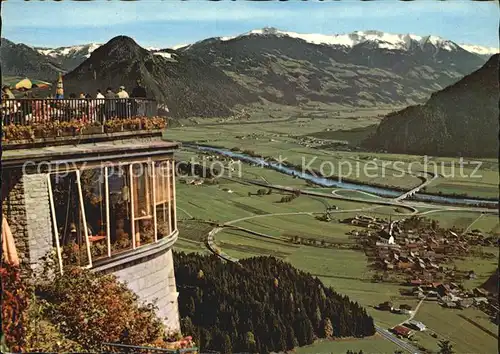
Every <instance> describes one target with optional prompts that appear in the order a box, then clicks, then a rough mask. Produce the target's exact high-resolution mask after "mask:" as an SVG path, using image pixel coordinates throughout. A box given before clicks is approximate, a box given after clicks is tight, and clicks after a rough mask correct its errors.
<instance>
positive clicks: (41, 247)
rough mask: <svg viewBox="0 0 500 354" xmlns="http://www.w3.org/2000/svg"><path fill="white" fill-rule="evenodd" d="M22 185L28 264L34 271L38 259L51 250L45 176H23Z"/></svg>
mask: <svg viewBox="0 0 500 354" xmlns="http://www.w3.org/2000/svg"><path fill="white" fill-rule="evenodd" d="M23 184H24V203H25V207H26V229H27V230H26V231H27V236H28V242H29V262H30V265H31V267H32V268H33V269H35V268H36V266H37V265H38V264H39V263H40V258H42V257H43V256H45V255H47V253H49V252H50V251H51V250H52V249H53V246H52V245H53V243H52V238H53V237H52V231H53V230H52V222H51V214H50V202H49V186H48V182H47V175H45V174H30V175H24V176H23Z"/></svg>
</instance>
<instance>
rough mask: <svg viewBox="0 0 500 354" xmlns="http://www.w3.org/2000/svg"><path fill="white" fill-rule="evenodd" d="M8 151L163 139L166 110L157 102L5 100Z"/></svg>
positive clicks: (6, 147)
mask: <svg viewBox="0 0 500 354" xmlns="http://www.w3.org/2000/svg"><path fill="white" fill-rule="evenodd" d="M1 110H2V122H3V148H4V149H5V150H9V149H13V148H21V147H23V148H26V147H41V146H53V145H61V144H68V143H73V144H75V143H84V142H96V141H106V140H113V139H117V138H119V139H123V138H126V137H128V136H134V137H146V136H161V131H162V129H164V128H165V125H166V118H165V114H166V112H168V109H166V107H163V108H162V107H159V105H158V104H157V102H156V101H155V100H153V99H136V98H127V99H36V98H35V99H31V98H20V99H4V100H3V101H2V105H1Z"/></svg>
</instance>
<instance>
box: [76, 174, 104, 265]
mask: <svg viewBox="0 0 500 354" xmlns="http://www.w3.org/2000/svg"><path fill="white" fill-rule="evenodd" d="M104 177H105V176H104V168H95V169H89V170H83V171H82V172H81V176H80V182H81V185H82V194H83V203H84V206H85V216H86V219H87V231H88V234H89V241H90V252H91V254H92V259H93V260H95V259H98V258H102V257H106V256H107V255H108V244H107V234H106V229H107V224H106V203H107V198H106V188H105V183H104Z"/></svg>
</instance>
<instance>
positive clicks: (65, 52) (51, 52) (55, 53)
mask: <svg viewBox="0 0 500 354" xmlns="http://www.w3.org/2000/svg"><path fill="white" fill-rule="evenodd" d="M100 46H101V44H98V43H89V44H83V45H75V46H70V47H59V48H35V49H36V50H37V51H38V52H39V53H40V54H43V55H47V56H49V57H52V58H60V57H69V56H82V57H85V58H89V57H90V55H91V54H92V52H93V51H94V50H96V49H97V48H99V47H100Z"/></svg>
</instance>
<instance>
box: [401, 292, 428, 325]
mask: <svg viewBox="0 0 500 354" xmlns="http://www.w3.org/2000/svg"><path fill="white" fill-rule="evenodd" d="M424 300H425V297H424V298H423V299H421V300H420V301H419V302H418V304H417V306H416V307H415V311H413V312H412V314H411V315H410V317H409V318H408V319H406V320H404V321H403V322H401V323H400V324H398V326H402V325H403V324H405V323H406V322H408V321H411V320H413V319H414V318H415V316H416V315H417V312H418V310H419V309H420V306H421V305H422V304H423V302H424Z"/></svg>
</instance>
